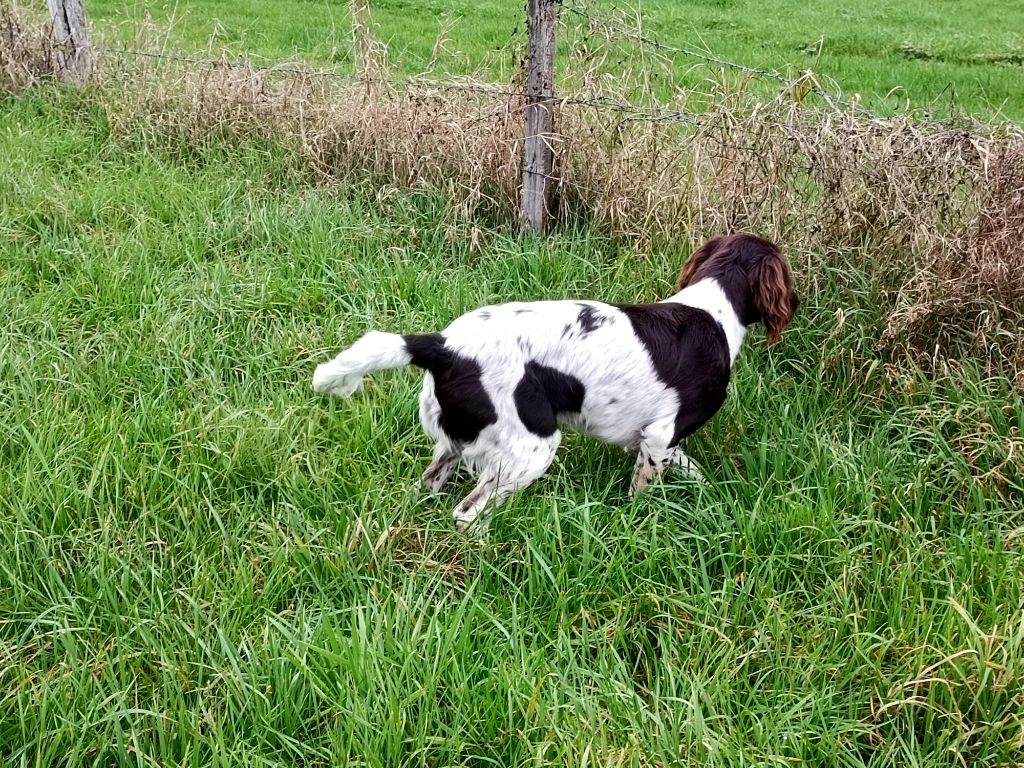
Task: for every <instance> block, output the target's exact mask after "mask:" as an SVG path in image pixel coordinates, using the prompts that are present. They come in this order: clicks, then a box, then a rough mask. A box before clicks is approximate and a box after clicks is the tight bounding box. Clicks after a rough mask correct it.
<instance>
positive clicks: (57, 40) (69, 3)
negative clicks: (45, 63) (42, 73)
mask: <svg viewBox="0 0 1024 768" xmlns="http://www.w3.org/2000/svg"><path fill="white" fill-rule="evenodd" d="M82 1H83V0H46V4H47V5H48V6H49V8H50V18H51V19H52V20H53V42H54V48H55V52H56V55H57V67H58V69H59V71H60V76H61V77H62V78H63V79H64V80H65V81H67V82H69V83H76V84H81V83H84V82H85V81H86V80H88V79H89V77H90V76H91V75H92V65H93V58H92V48H90V47H89V37H88V35H87V34H86V28H85V9H84V8H83V7H82Z"/></svg>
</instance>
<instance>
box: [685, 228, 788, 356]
mask: <svg viewBox="0 0 1024 768" xmlns="http://www.w3.org/2000/svg"><path fill="white" fill-rule="evenodd" d="M708 278H714V279H715V281H716V282H717V283H718V285H719V286H720V287H721V288H722V290H723V291H724V292H725V295H726V297H727V298H728V299H729V301H730V302H731V303H732V306H733V309H734V310H735V311H736V315H737V316H738V317H739V318H740V322H742V323H743V324H744V325H753V324H754V323H757V322H761V323H764V327H765V330H766V331H767V332H768V342H769V343H774V342H776V341H778V339H779V337H780V336H781V335H782V331H783V330H784V329H785V327H786V326H787V325H789V323H790V321H791V320H792V319H793V313H794V312H796V308H797V307H798V306H799V304H800V297H799V296H797V295H796V292H795V291H794V290H793V277H792V275H791V274H790V271H789V264H788V262H787V261H786V257H785V256H783V255H782V251H780V250H779V248H778V246H776V245H775V244H774V243H771V242H769V241H768V240H763V239H762V238H760V237H754V236H753V235H743V234H739V235H724V236H722V237H716V238H714V239H713V240H709V241H708V242H706V243H704V245H702V246H701V247H700V248H698V249H697V250H696V251H694V252H693V254H691V256H690V258H689V259H687V260H686V263H685V264H683V268H682V270H681V271H680V273H679V279H678V280H677V281H676V290H677V291H680V290H682V289H683V288H685V287H686V286H688V285H693V284H694V283H697V282H700V281H701V280H705V279H708Z"/></svg>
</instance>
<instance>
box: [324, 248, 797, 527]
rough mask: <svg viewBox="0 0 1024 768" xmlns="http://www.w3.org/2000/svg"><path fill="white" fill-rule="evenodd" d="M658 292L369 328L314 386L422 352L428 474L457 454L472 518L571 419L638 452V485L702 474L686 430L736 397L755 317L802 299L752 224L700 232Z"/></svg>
mask: <svg viewBox="0 0 1024 768" xmlns="http://www.w3.org/2000/svg"><path fill="white" fill-rule="evenodd" d="M676 290H677V291H678V292H677V293H676V294H675V295H673V296H671V297H669V298H668V299H665V300H664V301H662V302H660V303H657V304H635V305H613V304H603V303H601V302H597V301H535V302H529V303H512V304H502V305H499V306H492V307H484V308H482V309H477V310H474V311H472V312H468V313H467V314H465V315H463V316H462V317H459V318H458V319H456V320H455V321H454V322H453V323H452V324H451V325H449V326H448V327H447V328H446V329H445V330H444V331H442V332H440V333H426V334H417V335H408V336H400V335H398V334H393V333H382V332H380V331H370V332H369V333H367V334H366V335H365V336H363V337H362V338H360V339H359V340H358V341H357V342H356V343H355V344H353V345H352V346H351V347H349V348H348V349H346V350H345V351H344V352H342V353H341V354H339V355H338V356H337V357H335V358H334V359H333V360H331V361H330V362H327V363H323V364H322V365H319V366H317V369H316V372H315V373H314V375H313V388H314V389H315V390H316V391H317V392H329V393H331V394H334V395H340V396H345V395H350V394H352V393H353V392H355V391H356V389H358V387H359V384H360V381H361V380H362V378H363V376H364V375H365V374H367V373H370V372H371V371H377V370H381V369H384V368H399V367H401V366H405V365H409V364H410V363H411V364H412V365H416V366H418V367H420V368H423V369H424V370H425V371H426V375H425V376H424V379H423V389H422V391H421V393H420V419H421V421H422V422H423V428H424V430H426V432H427V434H428V435H429V436H430V437H431V438H432V439H433V440H434V441H435V442H436V445H435V447H434V460H433V461H432V462H431V464H430V466H429V467H427V470H426V472H425V473H424V474H423V481H424V482H425V483H426V485H427V486H428V487H429V488H431V489H432V490H435V491H436V490H438V489H440V488H441V486H443V485H444V484H445V482H446V481H447V480H448V478H449V477H450V476H451V474H452V472H453V471H454V470H455V468H456V467H457V466H458V465H460V464H461V465H463V466H465V467H467V468H468V469H469V470H470V471H471V472H472V473H473V474H475V475H476V476H477V477H478V478H479V482H478V483H477V486H476V487H475V488H474V489H473V491H472V492H471V493H470V494H469V495H468V496H467V497H466V498H465V499H463V500H462V501H461V502H460V503H459V504H458V506H456V507H455V511H454V516H455V522H456V525H458V526H459V527H460V528H463V529H464V528H466V527H468V526H470V525H471V524H472V523H473V522H474V521H475V520H476V519H477V517H478V515H479V514H480V512H481V511H482V510H483V509H484V508H485V507H486V506H487V504H488V503H490V502H492V501H493V502H494V503H495V504H500V503H501V502H503V501H504V500H505V499H506V498H507V497H508V496H509V495H510V494H512V493H513V492H515V491H517V490H519V489H520V488H524V487H526V486H527V485H529V484H530V483H532V482H533V481H534V480H536V479H537V478H539V477H540V476H541V475H543V474H544V472H545V471H547V468H548V467H549V466H550V464H551V462H552V460H553V459H554V457H555V452H556V451H557V450H558V445H559V443H560V441H561V439H562V434H561V432H560V431H559V428H560V427H569V428H572V429H576V430H579V431H583V432H586V433H589V434H591V435H593V436H595V437H598V438H600V439H601V440H603V441H605V442H607V443H611V444H613V445H619V446H622V447H623V448H625V449H626V450H627V451H629V452H633V453H635V454H636V468H635V470H634V472H633V480H632V486H631V491H632V492H636V491H640V490H642V489H643V488H644V487H645V486H646V485H647V484H648V483H649V482H650V481H651V480H652V479H653V478H654V477H656V476H657V475H658V474H659V473H661V472H662V471H664V470H665V469H666V468H667V467H669V466H671V465H678V466H681V467H683V468H684V469H686V470H687V471H688V472H689V473H690V474H691V475H693V476H695V477H697V478H699V477H700V473H699V471H698V470H697V468H696V466H695V465H694V463H693V462H692V461H691V460H690V459H689V458H688V457H687V456H686V454H684V453H683V451H682V449H681V448H680V447H679V443H680V441H681V440H683V439H684V438H685V437H687V436H688V435H691V434H693V433H694V432H695V431H696V430H697V429H699V428H700V427H701V426H702V425H703V424H704V423H705V422H707V421H708V419H710V418H711V417H712V416H713V415H714V414H715V412H717V411H718V409H719V408H721V406H722V403H724V402H725V397H726V389H727V386H728V383H729V373H730V370H731V368H732V364H733V363H734V362H735V360H736V355H737V354H738V353H739V351H740V345H741V344H742V342H743V337H744V336H745V334H746V332H747V328H748V327H749V326H751V325H753V324H754V323H757V322H761V323H763V324H764V326H765V328H766V329H767V332H768V340H769V342H774V341H775V340H776V339H777V338H778V337H779V335H780V334H781V333H782V330H783V329H784V328H785V327H786V326H787V325H788V324H789V322H790V321H791V320H792V318H793V313H794V311H795V310H796V308H797V305H798V303H799V299H798V297H797V295H796V293H795V292H794V291H793V282H792V277H791V275H790V270H789V265H788V264H787V263H786V260H785V258H784V257H783V255H782V253H781V252H780V251H779V249H778V248H777V247H776V246H775V245H773V244H772V243H770V242H768V241H767V240H762V239H760V238H757V237H753V236H751V235H729V236H725V237H718V238H715V239H714V240H711V241H709V242H707V243H705V244H704V245H703V246H701V247H700V248H699V249H698V250H697V251H695V252H694V253H693V255H692V256H691V257H690V258H689V259H688V260H687V262H686V264H685V265H684V266H683V269H682V271H681V272H680V274H679V280H678V282H677V284H676Z"/></svg>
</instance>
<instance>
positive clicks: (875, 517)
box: [0, 92, 1024, 768]
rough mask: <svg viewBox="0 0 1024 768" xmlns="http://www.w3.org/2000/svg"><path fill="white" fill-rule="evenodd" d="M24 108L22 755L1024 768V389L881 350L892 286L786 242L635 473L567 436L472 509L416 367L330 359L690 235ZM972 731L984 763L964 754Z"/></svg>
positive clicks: (4, 115)
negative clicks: (576, 221)
mask: <svg viewBox="0 0 1024 768" xmlns="http://www.w3.org/2000/svg"><path fill="white" fill-rule="evenodd" d="M89 98H90V97H88V96H74V95H70V94H65V95H60V94H56V93H46V92H37V93H34V94H28V95H25V96H22V97H20V98H17V99H8V100H6V101H3V102H0V211H2V213H0V306H2V307H3V308H4V314H5V317H4V322H3V323H2V324H0V373H2V382H3V383H2V384H0V413H3V415H4V416H3V421H4V425H5V428H4V429H3V430H0V489H2V491H0V755H4V756H5V757H6V760H7V763H8V764H11V765H25V766H28V765H66V766H80V765H162V766H170V765H183V764H188V765H195V766H210V765H243V766H250V765H251V766H257V765H288V766H291V765H366V766H379V767H380V768H384V767H387V768H392V767H393V766H404V765H408V766H414V765H430V766H446V765H466V766H486V765H493V766H516V765H523V766H525V765H540V764H556V765H574V766H576V765H580V766H617V765H626V766H646V765H666V766H667V765H677V764H683V765H693V766H698V765H699V766H726V765H728V766H743V765H790V764H792V765H801V764H802V765H813V766H857V765H873V766H883V765H886V766H888V765H892V766H911V765H912V766H952V765H960V764H967V765H971V766H995V765H1007V766H1008V765H1012V764H1019V763H1020V761H1021V760H1022V759H1024V753H1022V745H1021V738H1022V717H1021V712H1022V710H1024V692H1022V688H1021V679H1022V678H1021V671H1022V670H1021V664H1022V654H1024V621H1022V610H1024V602H1022V599H1024V596H1022V573H1024V571H1022V567H1024V552H1022V548H1021V542H1022V538H1021V531H1022V530H1024V528H1022V526H1024V519H1022V516H1021V514H1020V502H1021V498H1022V487H1024V483H1022V478H1021V474H1020V467H1021V464H1020V462H1019V460H1018V459H1017V458H1015V457H1014V456H1013V455H1010V456H1008V455H1007V452H1008V450H1009V446H1011V442H1010V441H1016V442H1017V444H1019V440H1020V433H1021V430H1024V404H1022V402H1021V399H1020V397H1019V396H1018V395H1016V394H1014V393H1013V391H1012V388H1011V387H1010V385H1009V384H1008V382H1006V381H1005V380H1002V379H990V380H983V379H981V378H979V376H978V375H977V374H976V373H974V372H972V370H971V369H970V367H967V368H966V369H965V370H964V371H962V372H960V373H951V374H949V375H948V376H946V377H944V378H940V379H937V380H928V379H926V378H925V377H924V376H922V375H916V374H913V373H912V372H910V373H903V374H901V373H899V372H898V371H896V372H894V371H893V370H892V369H890V368H889V367H888V366H886V365H885V364H883V363H882V361H879V360H878V359H877V358H876V354H875V352H874V345H875V342H876V340H877V338H878V334H879V333H880V330H881V317H880V310H879V309H878V306H879V296H878V295H877V291H876V289H875V288H874V287H873V286H871V285H868V284H865V283H864V281H863V280H862V279H861V278H859V276H858V274H857V272H856V270H855V269H853V268H852V266H851V265H841V264H840V265H839V266H838V267H837V266H835V265H832V266H830V265H829V263H828V262H825V261H824V260H821V261H818V260H816V259H812V260H811V261H810V262H809V263H806V264H798V265H797V267H798V268H799V269H800V271H801V273H802V275H803V277H802V278H801V281H800V290H801V292H802V296H803V300H804V303H803V305H802V307H801V311H800V315H799V317H798V319H797V322H796V323H795V325H794V326H793V328H792V330H791V331H790V332H788V333H787V335H786V337H785V338H784V340H783V342H782V343H781V344H779V345H777V346H775V347H772V348H767V347H766V346H765V344H764V340H763V336H762V334H755V335H754V336H753V338H751V339H750V341H749V342H748V346H747V347H746V348H745V349H744V351H743V353H742V354H741V357H740V359H739V362H738V365H737V368H736V372H735V377H734V385H733V388H732V393H731V398H730V400H729V401H728V403H727V405H726V406H725V407H724V408H723V410H722V411H721V412H720V413H719V414H718V415H717V416H716V417H715V419H714V420H713V421H712V423H710V424H709V425H708V426H707V427H706V428H705V429H703V430H702V431H701V432H700V433H698V435H696V436H695V437H694V438H692V439H691V440H690V442H689V443H688V451H689V452H690V453H691V455H693V456H694V458H695V459H696V460H697V461H698V462H699V463H700V464H701V466H702V467H703V468H704V469H705V473H706V474H707V475H708V477H709V480H710V482H709V483H708V484H707V485H706V486H703V487H695V486H694V485H692V484H690V483H687V482H684V481H683V480H681V479H679V478H673V479H670V480H669V481H668V482H666V483H665V484H663V485H658V486H656V487H655V488H654V489H653V490H652V491H651V492H650V493H649V494H647V495H645V496H644V497H643V498H640V499H638V500H636V501H630V500H628V498H627V495H626V489H627V483H628V477H629V473H630V469H631V462H630V460H629V458H628V457H627V456H625V455H624V454H622V453H621V451H617V450H614V449H611V448H608V447H605V446H602V445H599V444H596V443H594V442H592V441H589V440H587V439H584V438H581V437H570V438H568V439H567V440H566V441H565V444H564V447H563V450H562V451H561V454H560V461H559V463H558V464H556V465H555V467H554V468H553V469H552V471H551V472H550V473H549V475H548V476H547V477H545V478H544V479H542V480H541V481H539V482H538V483H536V484H535V485H534V486H533V487H531V488H530V489H529V490H528V491H527V492H524V493H523V494H521V495H519V496H518V497H516V498H514V499H513V500H512V501H511V502H510V503H509V504H507V505H506V506H505V507H503V508H501V509H500V510H498V511H497V512H496V513H495V516H494V520H493V524H492V528H491V532H490V535H489V536H488V538H487V539H486V541H484V542H483V543H480V542H477V541H474V540H470V539H465V538H463V537H462V536H460V535H458V534H456V533H455V532H454V531H453V527H452V523H451V519H450V509H451V508H452V507H453V506H454V505H455V503H456V502H457V500H458V498H459V493H460V492H463V493H464V492H466V491H467V490H468V487H467V485H466V483H465V482H463V483H459V484H456V486H455V488H454V489H453V490H452V491H450V492H445V493H443V494H441V495H440V496H439V497H437V498H430V497H428V496H427V495H425V494H424V493H423V492H422V491H421V490H420V489H419V488H418V476H419V474H420V472H421V471H422V469H423V467H424V466H425V465H426V463H427V461H428V458H429V448H430V446H429V444H428V442H427V440H426V439H425V437H424V436H423V435H422V433H421V431H420V428H419V425H418V423H417V405H416V391H417V385H418V382H419V377H418V375H417V374H416V372H415V371H413V370H405V371H398V372H388V373H383V374H380V375H377V376H375V377H373V378H372V379H371V380H370V381H369V382H368V385H367V386H366V388H365V391H364V392H363V393H361V394H360V395H359V396H357V397H355V398H354V399H351V400H346V401H338V400H332V399H325V398H321V397H316V396H314V395H313V393H312V392H311V390H310V377H311V374H312V369H313V366H314V364H315V363H316V362H318V361H320V360H322V359H324V358H325V357H326V356H327V355H329V354H333V353H334V352H335V351H336V350H337V349H338V348H339V347H340V346H342V345H344V344H346V343H348V342H351V341H352V340H353V339H355V338H356V337H357V336H358V335H359V334H361V333H362V332H363V331H364V330H366V329H368V328H381V329H394V330H402V331H422V330H428V329H437V328H439V327H442V326H443V325H445V324H446V323H447V322H448V321H449V320H450V319H451V318H452V317H454V316H455V315H457V314H458V313H461V312H462V311H464V310H466V309H468V308H471V307H474V306H477V305H480V304H483V303H486V302H495V301H502V300H511V299H531V298H545V297H566V296H570V297H571V296H580V297H601V298H606V299H609V300H625V301H628V300H637V299H652V298H654V297H657V296H660V295H663V294H664V293H665V291H667V290H668V289H669V287H670V286H671V283H672V280H673V278H674V276H675V272H676V270H677V268H678V264H679V261H680V259H682V258H683V257H684V255H685V254H684V253H681V252H665V253H656V254H649V255H644V256H643V257H638V256H637V255H636V254H634V253H632V252H630V251H629V250H625V249H621V248H619V247H617V246H615V245H614V244H612V243H609V242H607V241H606V240H604V239H603V238H602V237H600V236H599V235H598V234H596V233H594V232H591V231H586V230H582V231H577V232H564V233H561V234H558V235H557V236H554V237H552V238H551V239H550V240H545V241H538V240H531V239H521V238H519V237H517V236H515V235H514V234H511V233H508V232H504V231H497V230H489V229H484V230H482V231H480V232H478V233H477V234H478V237H479V242H480V244H481V247H480V248H479V249H477V250H474V249H472V248H471V246H470V244H471V242H472V240H473V238H472V237H471V236H470V235H471V231H470V230H471V227H472V225H471V224H469V223H465V222H462V221H461V220H460V219H459V218H458V217H456V216H452V215H451V212H450V211H449V210H448V208H447V207H446V204H445V201H444V200H443V199H440V198H438V197H436V196H433V195H431V194H430V193H429V192H423V193H421V194H418V195H416V196H406V195H399V194H393V193H391V192H389V191H388V190H386V189H385V190H375V189H373V188H372V187H371V186H369V185H366V186H352V187H349V186H342V187H339V188H337V189H333V190H323V189H316V188H313V187H311V186H310V185H309V184H308V183H307V181H306V180H305V179H304V178H303V177H302V174H301V173H300V172H298V171H297V170H296V168H297V167H299V164H298V163H297V162H295V161H294V159H293V158H291V157H290V156H289V155H288V153H287V152H286V151H284V150H282V149H280V148H279V147H275V146H272V145H260V144H248V145H243V146H240V147H235V148H222V149H209V150H206V151H202V152H197V151H194V150H190V149H187V148H184V147H176V146H173V145H171V146H163V147H155V146H147V145H145V144H143V143H131V142H127V141H115V140H113V139H111V138H110V137H109V136H108V134H107V130H106V127H105V125H104V123H103V119H102V111H101V110H98V109H95V108H94V107H93V106H92V105H91V103H90V101H89ZM961 761H963V762H961Z"/></svg>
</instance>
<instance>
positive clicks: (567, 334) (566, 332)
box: [562, 323, 572, 339]
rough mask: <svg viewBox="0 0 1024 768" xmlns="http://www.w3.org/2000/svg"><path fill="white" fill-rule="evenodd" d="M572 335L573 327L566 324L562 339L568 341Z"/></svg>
mask: <svg viewBox="0 0 1024 768" xmlns="http://www.w3.org/2000/svg"><path fill="white" fill-rule="evenodd" d="M571 335H572V326H571V325H570V324H569V323H566V324H565V328H563V329H562V338H563V339H567V338H569V337H570V336H571Z"/></svg>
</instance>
